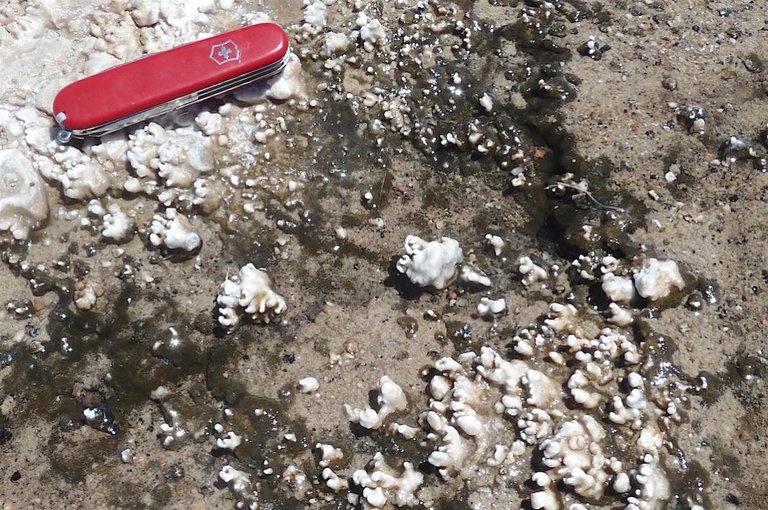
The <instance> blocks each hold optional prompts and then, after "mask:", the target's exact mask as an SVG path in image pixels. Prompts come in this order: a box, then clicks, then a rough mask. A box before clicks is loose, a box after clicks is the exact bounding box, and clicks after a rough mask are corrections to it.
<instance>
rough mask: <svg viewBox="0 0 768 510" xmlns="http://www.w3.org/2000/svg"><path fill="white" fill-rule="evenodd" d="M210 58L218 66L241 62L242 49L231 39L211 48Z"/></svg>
mask: <svg viewBox="0 0 768 510" xmlns="http://www.w3.org/2000/svg"><path fill="white" fill-rule="evenodd" d="M209 58H210V59H211V60H213V61H214V62H216V63H217V64H218V65H220V66H221V65H224V64H226V63H227V62H236V61H239V60H240V48H239V47H238V46H237V44H235V43H234V41H232V40H231V39H230V40H229V41H226V42H223V43H220V44H214V45H213V46H211V54H210V55H209Z"/></svg>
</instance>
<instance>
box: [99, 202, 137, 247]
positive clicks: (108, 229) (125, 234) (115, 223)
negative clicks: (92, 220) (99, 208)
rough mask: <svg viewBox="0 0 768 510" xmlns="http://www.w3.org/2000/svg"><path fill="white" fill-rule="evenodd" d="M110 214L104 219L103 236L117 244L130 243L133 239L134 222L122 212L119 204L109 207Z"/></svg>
mask: <svg viewBox="0 0 768 510" xmlns="http://www.w3.org/2000/svg"><path fill="white" fill-rule="evenodd" d="M108 210H109V212H108V213H107V214H105V215H104V216H103V217H102V221H103V222H104V225H103V228H102V229H101V235H102V236H104V237H106V238H107V239H111V240H113V241H116V242H123V241H129V240H130V239H131V238H132V237H133V222H132V221H131V218H130V217H129V216H128V215H127V214H126V213H124V212H123V211H121V210H120V206H119V205H117V204H111V205H110V206H109V207H108Z"/></svg>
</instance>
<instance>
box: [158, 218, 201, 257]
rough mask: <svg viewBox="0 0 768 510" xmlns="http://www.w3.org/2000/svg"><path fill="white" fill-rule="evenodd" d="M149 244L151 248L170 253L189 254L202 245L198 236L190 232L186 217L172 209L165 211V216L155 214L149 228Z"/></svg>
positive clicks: (190, 228)
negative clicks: (165, 250)
mask: <svg viewBox="0 0 768 510" xmlns="http://www.w3.org/2000/svg"><path fill="white" fill-rule="evenodd" d="M149 242H150V243H152V246H156V247H163V248H165V249H167V250H171V251H181V252H187V253H191V252H193V251H195V250H197V249H198V248H200V246H201V245H202V243H203V241H202V239H200V236H199V235H198V234H197V233H196V232H194V231H193V230H192V225H191V224H190V222H189V220H188V219H187V218H186V216H184V215H182V214H181V213H179V212H177V211H176V209H174V208H169V209H166V210H165V215H162V214H155V216H154V219H153V220H152V224H151V225H150V226H149Z"/></svg>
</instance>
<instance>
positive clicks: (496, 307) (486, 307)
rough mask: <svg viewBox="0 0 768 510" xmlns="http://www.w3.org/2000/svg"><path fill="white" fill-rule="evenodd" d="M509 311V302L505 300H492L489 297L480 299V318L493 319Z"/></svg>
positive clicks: (478, 307)
mask: <svg viewBox="0 0 768 510" xmlns="http://www.w3.org/2000/svg"><path fill="white" fill-rule="evenodd" d="M506 309H507V302H506V301H505V300H504V298H501V299H490V298H487V297H483V298H480V303H479V304H478V305H477V314H478V315H479V316H480V317H493V316H494V315H498V314H500V313H503V312H504V311H506Z"/></svg>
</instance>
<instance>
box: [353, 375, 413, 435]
mask: <svg viewBox="0 0 768 510" xmlns="http://www.w3.org/2000/svg"><path fill="white" fill-rule="evenodd" d="M377 402H378V404H379V409H378V410H376V409H373V408H371V407H366V408H365V409H358V408H353V407H352V406H349V405H344V412H345V413H346V414H347V418H348V419H349V421H351V422H353V423H357V424H359V425H360V426H361V427H363V428H366V429H372V430H376V429H378V428H380V427H381V426H382V425H383V424H384V419H385V418H386V417H387V416H389V415H390V414H392V413H395V412H398V411H404V410H405V409H406V408H407V407H408V399H407V398H406V396H405V393H404V392H403V389H402V388H401V387H400V386H398V385H397V383H395V382H394V381H393V380H392V379H390V378H389V377H387V376H386V375H384V376H382V377H381V379H379V395H378V397H377Z"/></svg>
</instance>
